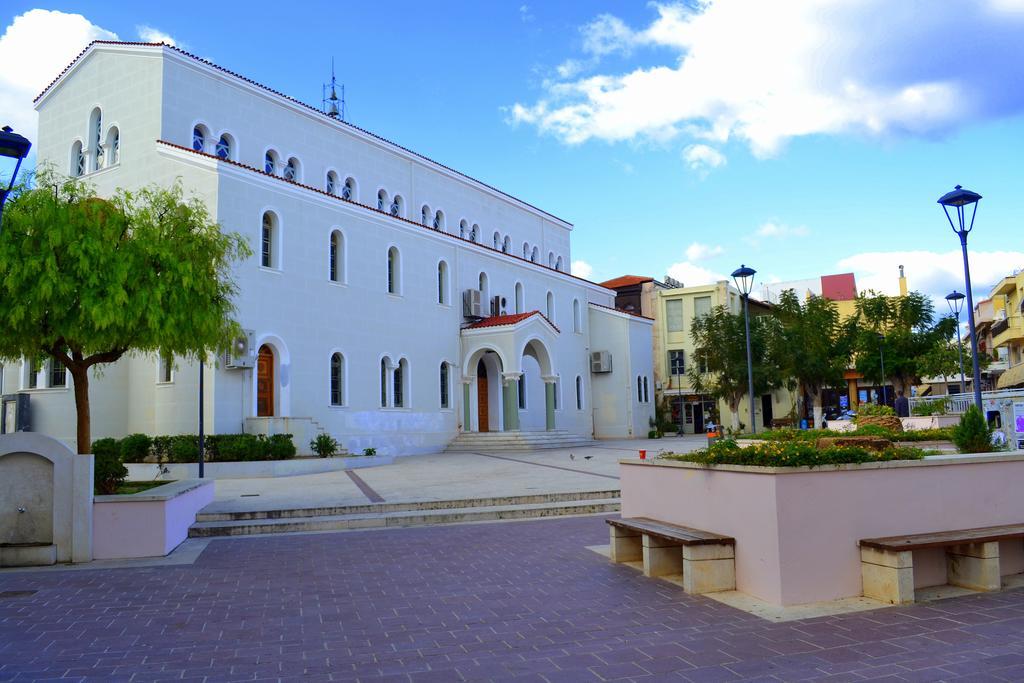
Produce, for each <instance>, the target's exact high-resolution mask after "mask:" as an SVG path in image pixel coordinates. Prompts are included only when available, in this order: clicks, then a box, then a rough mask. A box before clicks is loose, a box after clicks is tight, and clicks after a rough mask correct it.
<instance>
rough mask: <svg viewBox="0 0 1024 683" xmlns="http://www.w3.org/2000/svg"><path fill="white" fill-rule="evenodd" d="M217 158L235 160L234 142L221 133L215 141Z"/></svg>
mask: <svg viewBox="0 0 1024 683" xmlns="http://www.w3.org/2000/svg"><path fill="white" fill-rule="evenodd" d="M216 153H217V156H218V157H219V158H221V159H234V158H235V140H234V138H232V137H231V136H230V135H228V134H227V133H222V134H221V136H220V138H219V139H218V140H217V149H216Z"/></svg>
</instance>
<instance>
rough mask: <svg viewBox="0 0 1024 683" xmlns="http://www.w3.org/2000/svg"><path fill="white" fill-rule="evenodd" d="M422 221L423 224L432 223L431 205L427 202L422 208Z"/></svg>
mask: <svg viewBox="0 0 1024 683" xmlns="http://www.w3.org/2000/svg"><path fill="white" fill-rule="evenodd" d="M420 222H421V223H423V225H430V207H429V206H427V205H426V204H424V205H423V208H422V209H420Z"/></svg>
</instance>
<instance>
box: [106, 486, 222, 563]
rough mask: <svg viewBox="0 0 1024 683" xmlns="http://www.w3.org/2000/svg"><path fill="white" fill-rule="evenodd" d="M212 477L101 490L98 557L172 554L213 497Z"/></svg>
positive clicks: (117, 557) (114, 557)
mask: <svg viewBox="0 0 1024 683" xmlns="http://www.w3.org/2000/svg"><path fill="white" fill-rule="evenodd" d="M213 493H214V484H213V482H212V481H198V480H189V481H178V482H174V483H171V484H166V485H164V486H159V487H157V488H154V489H150V490H149V491H143V492H142V493H138V494H135V495H131V496H96V499H95V502H94V503H93V559H96V560H111V559H126V558H135V557H160V556H163V555H167V554H168V553H170V552H171V551H172V550H174V549H175V548H177V547H178V545H180V544H181V542H182V541H184V540H185V539H186V538H187V537H188V529H189V527H190V526H192V524H194V523H195V521H196V513H198V512H199V511H200V510H202V509H203V508H204V507H206V506H207V505H209V504H210V503H211V502H212V501H213Z"/></svg>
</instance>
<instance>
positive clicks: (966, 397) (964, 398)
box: [910, 389, 1024, 415]
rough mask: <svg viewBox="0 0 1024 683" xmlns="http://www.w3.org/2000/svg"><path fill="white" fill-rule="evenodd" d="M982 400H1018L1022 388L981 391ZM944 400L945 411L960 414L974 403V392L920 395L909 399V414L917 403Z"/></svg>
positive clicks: (1023, 390) (1021, 393) (1022, 397)
mask: <svg viewBox="0 0 1024 683" xmlns="http://www.w3.org/2000/svg"><path fill="white" fill-rule="evenodd" d="M981 399H982V401H986V400H988V399H1009V400H1011V401H1020V400H1021V399H1024V389H1003V390H996V391H983V392H981ZM943 400H944V401H945V402H946V412H947V413H948V414H952V415H961V414H963V413H966V412H967V409H968V408H970V407H971V406H973V405H974V394H970V393H968V394H948V395H946V396H921V397H914V398H911V399H910V414H911V415H913V414H914V406H916V405H917V404H919V403H930V402H932V401H943Z"/></svg>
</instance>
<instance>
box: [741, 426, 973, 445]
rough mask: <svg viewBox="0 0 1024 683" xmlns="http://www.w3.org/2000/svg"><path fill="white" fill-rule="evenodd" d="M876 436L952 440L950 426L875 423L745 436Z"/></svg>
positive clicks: (768, 438)
mask: <svg viewBox="0 0 1024 683" xmlns="http://www.w3.org/2000/svg"><path fill="white" fill-rule="evenodd" d="M843 436H877V437H881V438H883V439H889V440H890V441H952V440H953V429H952V427H941V428H939V429H915V430H913V431H909V432H893V431H891V430H889V429H886V428H885V427H881V426H879V425H875V424H867V425H861V426H858V427H857V429H855V430H853V431H851V432H839V431H835V430H832V429H769V430H766V431H763V432H758V433H757V434H753V435H751V436H748V437H746V438H748V439H755V440H758V441H783V442H788V441H817V440H818V439H824V438H828V437H843Z"/></svg>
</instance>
